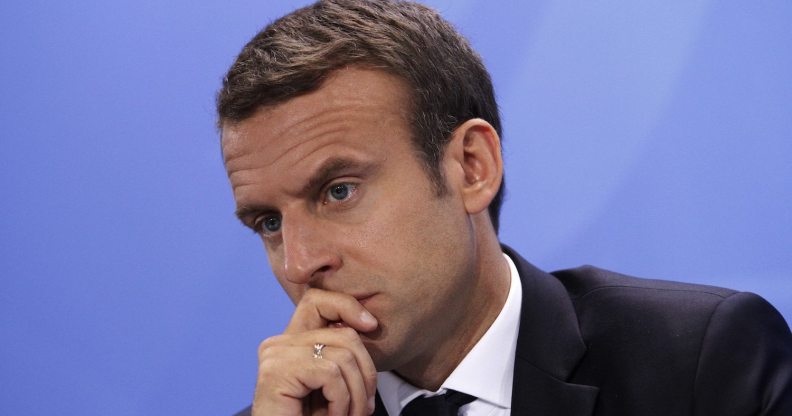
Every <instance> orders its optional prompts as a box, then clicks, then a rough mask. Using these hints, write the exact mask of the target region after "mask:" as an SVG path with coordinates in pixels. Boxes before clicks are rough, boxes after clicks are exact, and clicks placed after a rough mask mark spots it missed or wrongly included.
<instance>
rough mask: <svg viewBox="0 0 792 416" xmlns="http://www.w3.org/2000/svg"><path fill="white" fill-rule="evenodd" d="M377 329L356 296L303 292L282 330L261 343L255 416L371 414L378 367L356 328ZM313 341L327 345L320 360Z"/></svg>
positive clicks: (314, 290)
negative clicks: (286, 325)
mask: <svg viewBox="0 0 792 416" xmlns="http://www.w3.org/2000/svg"><path fill="white" fill-rule="evenodd" d="M376 328H377V321H376V319H375V318H374V317H373V316H372V315H371V314H370V313H369V312H368V311H367V310H366V309H365V308H364V307H363V305H361V304H360V303H359V302H358V301H357V300H356V299H355V298H354V297H352V296H349V295H345V294H342V293H337V292H328V291H325V290H320V289H309V290H308V291H306V292H305V295H304V296H303V298H302V299H301V300H300V303H299V304H298V305H297V308H296V309H295V311H294V315H293V316H292V319H291V321H290V322H289V325H288V327H287V328H286V331H284V333H283V334H281V335H276V336H274V337H271V338H267V339H266V340H264V342H262V343H261V345H260V346H259V374H258V381H257V383H256V394H255V397H254V399H253V412H252V413H253V416H273V415H278V416H280V415H282V416H296V415H303V414H304V415H312V416H313V415H325V414H328V415H330V416H347V415H353V416H365V415H370V414H371V413H373V411H374V395H375V392H376V388H377V370H376V368H375V367H374V362H373V361H372V360H371V356H370V355H369V354H368V351H366V348H365V347H364V346H363V342H362V341H361V340H360V335H359V334H358V332H369V331H373V330H374V329H376ZM316 343H321V344H325V345H326V347H325V348H324V349H323V350H322V357H323V358H321V359H320V358H314V357H313V353H314V344H316Z"/></svg>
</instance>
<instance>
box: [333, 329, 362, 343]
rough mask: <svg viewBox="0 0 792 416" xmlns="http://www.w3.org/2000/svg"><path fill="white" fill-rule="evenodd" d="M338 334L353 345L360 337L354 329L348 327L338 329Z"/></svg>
mask: <svg viewBox="0 0 792 416" xmlns="http://www.w3.org/2000/svg"><path fill="white" fill-rule="evenodd" d="M338 333H339V334H340V335H341V337H342V338H343V339H344V340H346V341H347V342H352V343H354V342H355V341H357V340H359V339H360V337H359V336H358V333H357V331H355V330H354V329H352V328H350V327H344V328H338Z"/></svg>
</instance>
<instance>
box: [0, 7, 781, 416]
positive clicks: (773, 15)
mask: <svg viewBox="0 0 792 416" xmlns="http://www.w3.org/2000/svg"><path fill="white" fill-rule="evenodd" d="M298 3H304V2H277V4H273V2H266V1H257V2H253V1H239V2H235V3H233V4H230V3H227V2H221V1H209V0H206V1H200V2H192V1H169V2H160V1H151V0H148V1H146V0H143V1H141V0H136V1H98V0H90V1H81V2H55V1H25V2H23V1H19V0H16V1H14V0H12V1H10V2H9V1H5V2H3V3H2V4H1V5H0V52H1V53H2V55H1V56H2V64H0V65H1V67H0V71H1V72H0V121H2V123H1V125H2V129H1V130H0V138H1V140H2V146H0V151H1V152H2V163H0V192H1V193H0V195H1V196H2V197H1V198H0V236H1V239H0V278H1V279H2V280H1V281H0V414H4V415H10V414H29V415H44V414H60V415H104V414H113V415H116V416H122V415H166V414H167V415H171V414H184V415H188V414H189V415H204V414H205V415H217V414H229V413H231V412H232V411H235V410H237V409H238V408H241V407H243V406H244V405H245V404H246V403H247V402H248V401H249V400H250V398H251V396H252V390H253V385H254V379H255V372H256V347H257V345H258V342H259V341H261V340H262V339H263V338H265V337H267V336H269V335H272V334H274V333H277V332H279V331H280V330H281V329H282V328H283V326H284V324H285V322H286V320H287V318H288V317H289V315H290V310H291V305H290V303H289V302H288V300H287V299H286V297H285V296H284V295H283V294H282V293H281V290H280V288H279V287H278V286H277V284H276V283H275V280H274V278H273V277H272V275H271V274H270V272H269V267H268V265H267V262H266V258H265V256H264V252H263V250H262V249H261V247H260V243H259V242H258V240H257V238H256V237H255V236H253V235H252V234H251V233H250V232H248V231H246V230H244V229H243V228H242V227H241V226H240V225H239V224H237V222H236V220H235V218H234V216H233V209H234V205H233V201H232V197H231V193H230V189H229V187H228V184H227V179H226V177H225V173H224V170H223V166H222V164H221V159H220V152H219V146H218V135H217V132H216V130H215V127H214V93H215V91H216V90H217V88H218V87H219V84H220V79H221V77H222V75H223V74H224V72H225V70H226V69H227V67H228V66H229V65H230V64H231V62H232V61H233V59H234V57H235V56H236V53H237V52H238V51H239V50H240V48H241V47H242V45H243V44H244V43H245V42H246V41H247V40H248V39H249V38H250V37H252V36H253V35H254V34H255V33H256V32H257V31H258V30H259V29H260V28H261V27H263V25H264V24H265V23H267V22H268V21H270V20H271V19H273V18H275V17H277V16H280V15H282V14H283V13H285V12H287V11H288V10H290V9H292V8H293V7H294V6H295V5H296V4H298ZM430 4H431V5H433V6H435V7H436V8H438V9H440V10H441V11H442V13H443V14H444V15H445V16H446V17H447V18H448V19H450V20H451V21H453V22H454V23H455V24H456V25H457V26H458V27H459V28H460V30H461V31H462V32H463V33H464V34H465V35H467V36H468V37H469V38H470V39H471V41H472V43H473V45H474V46H475V47H476V48H477V49H478V50H479V51H480V52H481V54H482V56H483V57H484V60H485V61H486V63H487V65H488V66H489V68H490V70H491V72H492V75H493V78H494V80H495V84H496V90H497V93H498V96H499V100H500V105H501V108H502V112H503V118H504V124H505V137H504V139H505V149H506V152H507V156H506V169H507V179H508V185H509V192H508V196H507V201H506V206H505V211H504V218H503V223H504V224H506V226H505V228H506V229H505V231H504V232H503V233H502V239H503V241H505V242H507V243H509V244H511V245H513V246H514V247H515V248H517V249H518V250H520V251H521V252H522V253H523V254H524V255H525V256H526V257H527V258H528V259H530V260H532V261H533V262H534V263H536V264H537V265H539V266H540V267H543V268H545V269H556V268H563V267H571V266H576V265H579V264H583V263H590V264H595V265H598V266H601V267H605V268H610V269H614V270H618V271H621V272H625V273H630V274H636V275H640V276H648V277H660V278H666V279H674V280H683V281H695V282H702V283H709V284H714V285H722V286H729V287H734V288H738V289H742V290H749V291H754V292H757V293H759V294H761V295H763V296H765V297H766V298H767V299H769V300H770V301H771V302H772V303H774V304H775V305H776V307H777V308H778V309H779V310H781V312H782V313H783V314H784V316H785V317H786V318H787V320H788V321H789V320H790V318H792V283H790V279H789V277H790V270H792V80H791V79H790V78H792V50H791V49H792V25H791V24H790V22H792V3H791V2H789V1H786V0H777V1H773V0H768V1H761V2H757V1H749V2H726V1H723V2H716V1H707V0H684V1H682V0H678V1H677V0H675V1H666V0H662V1H661V0H656V1H647V2H633V1H626V0H611V1H599V2H582V3H581V2H574V3H573V2H568V3H567V2H550V1H526V2H508V3H497V5H495V6H493V3H492V2H486V1H451V0H447V1H441V0H437V1H431V2H430Z"/></svg>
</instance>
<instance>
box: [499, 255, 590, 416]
mask: <svg viewBox="0 0 792 416" xmlns="http://www.w3.org/2000/svg"><path fill="white" fill-rule="evenodd" d="M503 250H504V252H505V253H506V254H507V255H508V256H509V257H511V259H512V260H514V263H515V265H516V266H517V271H518V272H519V273H520V281H521V283H522V288H523V300H522V310H521V312H520V332H519V334H518V337H517V353H516V355H515V363H514V386H513V388H512V413H514V414H530V415H537V416H538V415H579V416H584V415H591V414H592V412H593V411H594V404H595V402H596V399H597V394H598V392H599V389H598V388H597V387H593V386H585V385H580V384H572V383H568V382H567V380H569V378H570V377H571V375H572V373H573V371H574V370H575V368H576V367H577V364H578V363H579V362H580V360H581V359H582V358H583V356H584V355H585V353H586V346H585V344H584V343H583V339H582V337H581V335H580V330H579V328H578V322H577V315H576V314H575V309H574V307H573V305H572V301H571V300H570V298H569V294H568V293H567V291H566V289H565V288H564V286H563V285H562V284H561V282H559V281H558V279H556V278H555V277H553V276H552V275H550V274H548V273H545V272H543V271H541V270H539V269H537V268H536V267H534V266H533V265H531V264H530V263H528V262H527V261H525V259H523V258H522V257H520V255H519V254H517V253H516V252H515V251H514V250H512V249H511V248H509V247H507V246H505V245H504V246H503Z"/></svg>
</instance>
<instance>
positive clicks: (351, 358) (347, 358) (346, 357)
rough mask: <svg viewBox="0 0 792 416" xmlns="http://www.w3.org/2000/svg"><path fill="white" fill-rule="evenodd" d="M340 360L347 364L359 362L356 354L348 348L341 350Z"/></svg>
mask: <svg viewBox="0 0 792 416" xmlns="http://www.w3.org/2000/svg"><path fill="white" fill-rule="evenodd" d="M338 360H339V361H340V362H341V363H343V364H345V365H347V366H351V365H355V364H356V362H357V361H356V360H355V354H353V353H352V351H350V350H347V349H341V350H339V353H338Z"/></svg>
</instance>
